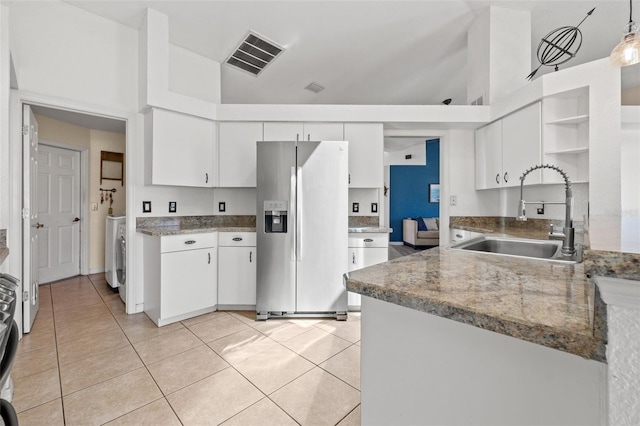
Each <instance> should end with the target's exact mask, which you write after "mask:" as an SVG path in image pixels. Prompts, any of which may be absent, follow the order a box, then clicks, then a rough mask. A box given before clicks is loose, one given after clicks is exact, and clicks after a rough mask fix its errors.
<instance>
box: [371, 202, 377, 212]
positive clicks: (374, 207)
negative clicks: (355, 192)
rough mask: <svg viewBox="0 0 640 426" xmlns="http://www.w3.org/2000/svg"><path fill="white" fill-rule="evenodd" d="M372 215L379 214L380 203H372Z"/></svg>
mask: <svg viewBox="0 0 640 426" xmlns="http://www.w3.org/2000/svg"><path fill="white" fill-rule="evenodd" d="M371 213H378V203H371Z"/></svg>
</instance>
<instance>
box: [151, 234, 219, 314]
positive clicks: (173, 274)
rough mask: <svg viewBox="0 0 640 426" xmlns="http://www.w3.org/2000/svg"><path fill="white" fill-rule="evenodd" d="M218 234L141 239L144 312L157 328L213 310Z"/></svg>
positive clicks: (215, 297)
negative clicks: (142, 248)
mask: <svg viewBox="0 0 640 426" xmlns="http://www.w3.org/2000/svg"><path fill="white" fill-rule="evenodd" d="M217 239H218V236H217V233H215V232H212V233H202V234H183V235H169V236H160V237H154V236H148V235H145V236H144V311H145V312H146V314H147V315H148V316H149V318H151V320H152V321H153V322H154V323H156V325H158V326H163V325H166V324H171V323H173V322H176V321H180V320H183V319H187V318H191V317H194V316H197V315H201V314H204V313H206V312H211V311H214V310H216V305H217V297H218V288H217V260H218V256H217V254H218V253H217Z"/></svg>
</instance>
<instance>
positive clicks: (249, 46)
mask: <svg viewBox="0 0 640 426" xmlns="http://www.w3.org/2000/svg"><path fill="white" fill-rule="evenodd" d="M283 51H284V47H282V46H279V45H277V44H276V43H274V42H272V41H268V40H267V39H266V38H265V37H263V36H261V35H259V34H257V33H255V32H253V31H250V32H249V34H247V36H246V37H245V38H244V39H243V40H242V42H240V45H239V46H238V47H237V48H236V49H235V50H234V51H233V53H232V54H231V55H230V56H229V58H227V60H226V61H225V62H226V63H227V64H229V65H231V66H234V67H236V68H240V69H241V70H243V71H247V72H249V73H251V74H253V75H256V76H257V75H258V74H260V73H261V72H262V70H263V69H265V68H266V66H267V65H269V64H270V63H271V61H273V60H274V59H275V58H276V57H277V56H278V55H280V54H281V53H282V52H283Z"/></svg>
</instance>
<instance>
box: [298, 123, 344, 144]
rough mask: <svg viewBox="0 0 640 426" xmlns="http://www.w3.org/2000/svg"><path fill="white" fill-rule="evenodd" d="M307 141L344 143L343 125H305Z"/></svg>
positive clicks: (305, 138)
mask: <svg viewBox="0 0 640 426" xmlns="http://www.w3.org/2000/svg"><path fill="white" fill-rule="evenodd" d="M303 131H304V140H306V141H343V140H344V124H343V123H304V129H303Z"/></svg>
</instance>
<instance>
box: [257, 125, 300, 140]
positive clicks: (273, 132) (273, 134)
mask: <svg viewBox="0 0 640 426" xmlns="http://www.w3.org/2000/svg"><path fill="white" fill-rule="evenodd" d="M303 139H304V126H303V124H302V123H286V122H265V123H264V140H265V141H295V140H303Z"/></svg>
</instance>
